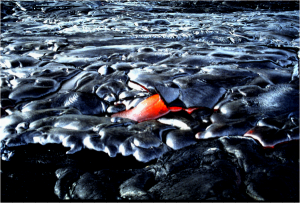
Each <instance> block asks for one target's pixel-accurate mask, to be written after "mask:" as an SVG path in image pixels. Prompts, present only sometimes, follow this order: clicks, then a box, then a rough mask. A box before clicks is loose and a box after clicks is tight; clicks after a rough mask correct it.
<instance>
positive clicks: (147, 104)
mask: <svg viewBox="0 0 300 203" xmlns="http://www.w3.org/2000/svg"><path fill="white" fill-rule="evenodd" d="M196 109H198V108H188V109H184V108H182V107H167V106H166V104H165V103H164V101H163V100H162V98H161V97H160V95H159V94H154V95H152V96H150V97H148V98H147V99H145V100H144V101H142V102H141V103H139V104H138V105H137V106H136V107H135V108H132V109H129V110H126V111H122V112H119V113H115V114H113V115H112V116H111V117H122V118H128V119H131V120H134V121H137V122H142V121H147V120H153V119H157V118H159V117H162V116H164V115H166V114H168V113H169V112H177V111H181V110H185V111H186V112H188V113H189V114H190V113H192V112H193V111H194V110H196Z"/></svg>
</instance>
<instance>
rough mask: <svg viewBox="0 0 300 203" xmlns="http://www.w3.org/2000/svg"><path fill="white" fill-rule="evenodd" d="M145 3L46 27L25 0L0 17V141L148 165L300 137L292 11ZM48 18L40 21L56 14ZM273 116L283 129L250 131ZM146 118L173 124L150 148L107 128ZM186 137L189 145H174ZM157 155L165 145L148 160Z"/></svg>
mask: <svg viewBox="0 0 300 203" xmlns="http://www.w3.org/2000/svg"><path fill="white" fill-rule="evenodd" d="M48 4H49V5H48V6H50V7H51V5H53V6H54V5H56V3H55V2H48ZM57 4H58V6H61V8H65V9H67V10H68V9H69V7H68V6H67V7H64V5H65V3H63V2H61V3H57ZM72 5H73V4H72ZM145 5H146V7H145V6H144V7H143V6H142V7H140V8H139V9H137V7H138V6H137V4H136V3H130V2H127V3H122V4H120V5H119V4H118V3H116V4H114V3H107V4H102V3H99V2H98V3H91V2H90V3H83V4H82V5H81V4H78V3H74V5H73V6H75V7H76V8H77V7H79V8H80V9H79V10H78V12H79V13H82V15H83V14H84V17H81V14H72V15H70V16H68V17H69V20H68V21H66V20H65V19H64V17H63V16H64V15H63V14H62V13H64V12H62V13H61V14H60V15H62V16H61V18H59V20H55V21H53V22H52V21H51V22H50V21H49V20H43V21H41V20H33V21H31V20H30V19H31V18H34V17H33V16H31V17H30V18H28V15H29V13H31V12H33V13H34V12H39V9H38V8H40V7H36V9H37V10H36V11H33V10H32V9H31V8H32V7H30V6H29V4H26V3H17V4H16V6H17V7H16V9H17V10H20V12H19V13H17V14H14V15H10V14H9V13H7V14H5V15H6V16H5V17H4V19H3V23H4V22H5V24H3V25H2V27H5V28H6V29H2V31H1V36H2V44H1V54H2V55H1V61H0V63H1V89H0V95H1V106H2V107H1V123H2V125H1V127H0V133H1V134H0V139H1V142H2V143H4V145H5V146H6V147H12V146H20V145H27V144H29V143H40V144H47V143H61V144H62V145H63V146H66V147H71V149H70V150H69V151H68V153H75V152H78V151H80V150H82V149H84V148H88V149H94V150H96V151H105V152H107V153H108V154H109V155H110V156H115V155H116V154H117V153H121V154H123V155H125V154H126V156H128V155H134V154H135V155H136V157H139V158H138V159H139V160H142V161H144V162H146V161H148V160H151V159H155V158H159V156H161V154H163V153H165V152H166V151H168V150H166V149H175V148H176V149H179V148H181V147H180V146H182V147H183V146H186V145H188V144H187V143H190V144H191V143H195V142H196V141H197V140H199V139H200V140H201V139H208V138H217V137H223V136H243V135H244V136H247V137H251V138H253V139H254V140H257V141H258V143H260V144H261V145H262V146H264V147H274V146H275V145H276V144H280V143H283V142H286V141H289V140H298V138H299V134H298V131H297V128H298V123H297V122H296V121H297V119H298V117H299V113H297V112H298V111H299V110H300V109H299V107H298V105H297V103H298V101H299V99H300V98H299V96H298V95H299V94H298V89H299V85H298V80H299V71H298V58H299V51H298V47H299V38H298V35H299V28H298V20H297V19H298V11H282V13H280V12H279V13H277V14H276V15H275V14H274V13H272V12H271V13H268V11H265V10H262V11H236V12H233V13H227V14H226V15H225V17H224V16H222V15H221V14H210V13H203V12H198V13H193V12H191V13H190V14H187V13H184V12H183V13H179V12H177V13H176V14H175V13H174V12H175V11H177V9H179V7H161V6H159V5H156V4H155V3H154V4H153V3H147V4H145ZM6 6H10V5H8V4H7V5H6ZM28 6H29V7H30V8H29V7H28ZM40 6H41V7H43V5H40ZM50 7H49V8H50ZM54 7H55V6H54ZM71 7H72V6H71ZM71 7H70V8H71ZM75 7H74V8H75ZM148 7H150V8H151V11H149V10H147V8H148ZM47 8H48V7H47ZM55 8H58V7H55ZM98 8H101V11H102V13H99V12H100V11H99V9H98ZM183 8H184V7H182V9H183ZM199 9H200V7H199ZM46 10H47V9H46ZM191 11H192V10H191ZM43 12H44V13H43V16H42V17H41V18H42V19H50V18H51V15H52V14H51V12H47V11H43ZM70 12H71V11H70ZM71 13H72V12H71ZM157 13H159V17H158V15H157ZM15 16H17V17H15ZM221 16H222V17H221ZM15 18H18V19H19V20H16V19H15ZM79 19H80V20H79ZM16 21H17V22H16ZM211 22H213V24H211ZM16 23H18V25H20V26H21V27H22V26H25V27H26V28H24V29H22V30H19V29H20V28H19V27H18V26H17V27H14V24H16ZM6 25H9V26H6ZM248 25H251V26H248ZM257 29H258V30H259V31H257ZM45 32H48V33H52V35H51V36H47V37H44V36H43V33H45ZM34 33H37V34H36V35H35V34H34ZM100 33H102V34H100ZM36 36H37V37H36ZM82 36H84V37H82ZM129 42H130V43H129ZM6 107H9V108H6ZM289 115H293V116H289ZM110 116H111V119H110V118H109V117H110ZM75 118H76V119H75ZM268 119H275V120H276V122H277V123H280V126H279V127H278V126H273V123H270V124H268V125H267V126H263V127H262V126H257V125H258V123H260V124H261V123H264V122H262V121H264V120H268ZM79 120H80V121H81V122H82V123H80V125H79V124H78V122H79ZM152 120H156V122H154V123H152V124H151V125H154V126H156V127H157V126H160V125H164V126H165V127H166V129H168V130H163V128H161V130H160V131H159V132H158V134H157V132H155V133H152V135H149V136H150V137H151V136H153V137H152V138H153V139H154V140H156V139H158V140H157V141H155V142H153V143H152V142H150V141H149V140H148V138H147V139H146V138H142V137H140V138H139V141H138V142H136V143H135V142H133V141H128V140H126V139H125V137H122V138H121V137H118V136H116V137H115V138H111V136H112V135H110V134H109V133H106V132H107V131H108V129H109V128H113V129H116V130H115V131H116V132H117V131H118V130H117V129H121V128H122V129H123V130H124V131H125V132H127V133H129V132H130V129H132V128H133V129H136V131H137V132H142V131H143V129H139V128H140V127H137V126H139V125H138V124H137V123H136V122H138V123H142V122H145V121H152ZM77 124H78V125H77ZM262 125H263V124H262ZM156 127H155V128H156ZM261 128H262V129H263V130H262V129H261ZM251 129H255V131H253V130H252V131H249V130H251ZM173 131H174V132H177V131H180V133H174V132H173ZM261 131H262V132H264V133H263V134H261V133H259V132H261ZM249 132H255V133H249ZM274 133H275V135H273V134H274ZM125 134H126V133H125ZM150 134H151V133H150ZM267 134H269V136H266V135H267ZM171 135H172V136H171ZM183 135H186V142H185V141H184V140H185V139H184V138H182V139H183V141H182V143H183V144H182V145H177V144H176V143H178V140H179V139H181V137H182V136H183ZM191 135H192V136H191ZM127 136H128V137H131V139H132V140H134V139H135V140H136V139H137V138H134V137H135V135H134V134H132V135H131V134H130V133H129V134H128V135H127ZM176 136H178V137H176ZM97 137H98V138H97ZM183 137H184V136H183ZM190 137H193V142H190V141H189V140H190ZM152 138H151V139H152ZM166 138H167V139H166ZM131 139H129V140H131ZM143 139H145V140H143ZM151 139H150V140H151ZM164 140H167V142H166V143H165V142H164ZM127 142H129V143H131V144H129V143H127ZM148 142H149V143H148ZM137 143H145V144H144V145H143V147H142V148H137V147H138V146H139V144H137ZM158 143H160V144H158ZM112 146H113V147H112ZM162 146H163V147H162ZM152 148H157V149H162V148H164V150H162V151H161V153H157V154H155V153H151V152H150V151H151V150H150V149H152ZM143 150H144V152H143V153H144V155H143V156H140V155H137V154H139V153H137V151H139V152H141V151H143ZM149 150H150V151H149ZM125 152H126V153H125ZM146 152H147V153H146ZM146 154H148V155H146ZM135 155H134V156H135ZM3 156H4V159H6V158H5V155H4V154H3ZM147 156H148V157H147ZM142 157H144V158H145V159H144V158H142ZM143 159H144V160H143Z"/></svg>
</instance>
